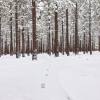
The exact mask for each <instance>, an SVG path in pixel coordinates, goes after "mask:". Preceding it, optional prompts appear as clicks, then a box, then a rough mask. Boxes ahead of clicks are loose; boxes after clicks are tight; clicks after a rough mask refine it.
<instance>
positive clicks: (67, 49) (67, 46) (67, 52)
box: [65, 9, 69, 56]
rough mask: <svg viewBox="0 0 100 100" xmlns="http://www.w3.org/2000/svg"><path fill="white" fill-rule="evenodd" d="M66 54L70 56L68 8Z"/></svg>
mask: <svg viewBox="0 0 100 100" xmlns="http://www.w3.org/2000/svg"><path fill="white" fill-rule="evenodd" d="M65 46H66V47H65V48H66V49H65V50H66V54H67V56H69V31H68V9H67V10H66V45H65Z"/></svg>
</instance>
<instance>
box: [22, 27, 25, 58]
mask: <svg viewBox="0 0 100 100" xmlns="http://www.w3.org/2000/svg"><path fill="white" fill-rule="evenodd" d="M22 57H25V39H24V28H23V29H22Z"/></svg>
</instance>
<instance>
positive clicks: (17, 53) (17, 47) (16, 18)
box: [15, 0, 19, 58]
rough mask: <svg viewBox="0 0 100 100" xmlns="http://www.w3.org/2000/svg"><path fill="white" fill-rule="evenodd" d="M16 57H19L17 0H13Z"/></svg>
mask: <svg viewBox="0 0 100 100" xmlns="http://www.w3.org/2000/svg"><path fill="white" fill-rule="evenodd" d="M15 32H16V58H19V32H18V0H15Z"/></svg>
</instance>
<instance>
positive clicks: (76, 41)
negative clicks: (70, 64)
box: [75, 3, 78, 54]
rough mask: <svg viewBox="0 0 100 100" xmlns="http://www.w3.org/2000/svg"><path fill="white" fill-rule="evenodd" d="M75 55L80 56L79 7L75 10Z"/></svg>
mask: <svg viewBox="0 0 100 100" xmlns="http://www.w3.org/2000/svg"><path fill="white" fill-rule="evenodd" d="M75 54H78V7H77V3H76V9H75Z"/></svg>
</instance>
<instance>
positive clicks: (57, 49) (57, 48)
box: [54, 12, 59, 57]
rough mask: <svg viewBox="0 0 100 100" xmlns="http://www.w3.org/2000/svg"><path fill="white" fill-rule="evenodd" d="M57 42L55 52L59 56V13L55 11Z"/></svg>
mask: <svg viewBox="0 0 100 100" xmlns="http://www.w3.org/2000/svg"><path fill="white" fill-rule="evenodd" d="M54 41H55V43H54V53H55V57H58V56H59V45H58V13H57V12H55V40H54Z"/></svg>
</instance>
